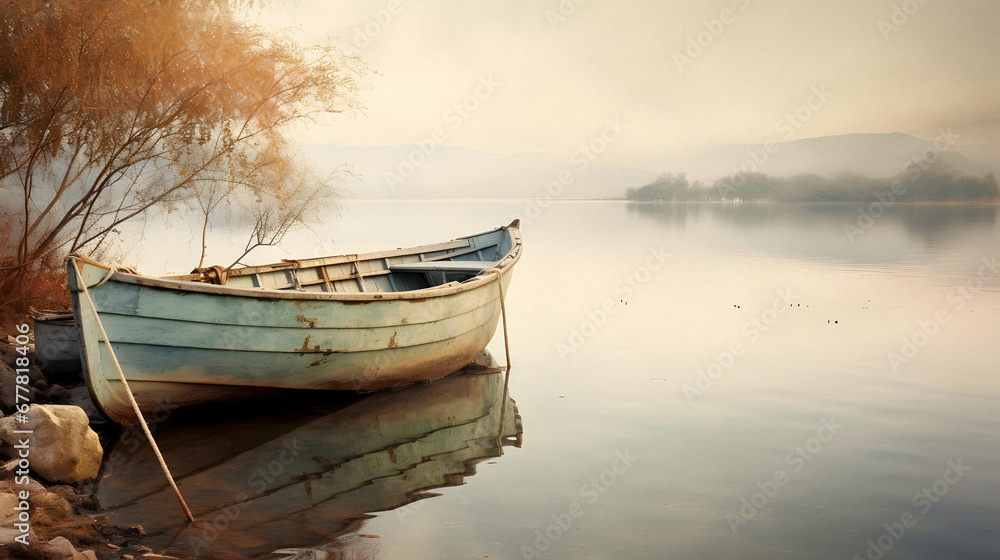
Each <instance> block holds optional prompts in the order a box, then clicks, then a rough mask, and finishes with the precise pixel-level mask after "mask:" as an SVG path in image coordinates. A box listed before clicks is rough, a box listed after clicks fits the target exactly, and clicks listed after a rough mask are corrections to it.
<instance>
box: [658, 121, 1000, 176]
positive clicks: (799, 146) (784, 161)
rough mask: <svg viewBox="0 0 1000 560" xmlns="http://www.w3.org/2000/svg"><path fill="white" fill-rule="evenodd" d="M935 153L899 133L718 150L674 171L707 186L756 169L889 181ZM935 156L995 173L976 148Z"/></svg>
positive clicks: (930, 142) (679, 164) (955, 148)
mask: <svg viewBox="0 0 1000 560" xmlns="http://www.w3.org/2000/svg"><path fill="white" fill-rule="evenodd" d="M934 147H935V141H934V140H933V139H930V140H929V139H923V138H917V137H915V136H910V135H908V134H902V133H898V132H897V133H891V134H845V135H840V136H824V137H821V138H807V139H803V140H793V141H790V142H783V143H779V144H777V146H776V149H773V151H772V152H771V153H768V152H766V151H765V150H764V147H763V146H762V145H755V144H734V145H728V146H722V147H719V148H715V149H713V150H710V151H708V152H706V153H704V154H702V155H701V156H698V157H695V158H691V159H689V160H687V161H677V162H676V163H675V165H676V166H677V169H676V170H677V171H686V172H687V173H688V176H689V177H691V178H696V179H700V180H703V181H707V182H711V181H715V180H716V179H719V178H722V177H725V176H729V175H732V174H733V173H734V171H735V170H739V169H741V168H744V169H751V168H753V167H754V166H756V167H757V169H756V171H759V172H761V173H765V174H767V175H775V176H782V177H787V176H791V175H797V174H800V173H816V174H819V175H828V176H832V175H836V174H838V173H844V172H847V173H856V174H860V175H867V176H872V177H889V176H891V175H895V174H896V173H898V172H899V171H901V170H902V169H903V168H904V167H905V166H906V165H907V164H908V163H910V162H911V161H913V158H915V157H920V156H921V155H922V154H923V153H924V152H925V151H926V150H929V149H934ZM970 148H972V149H970ZM935 153H937V154H940V156H941V158H942V159H943V160H945V161H947V162H948V163H950V164H952V165H954V166H955V167H957V168H959V169H961V170H962V171H964V172H966V173H975V174H982V173H986V172H988V171H992V170H993V167H992V166H990V165H987V164H985V163H982V162H980V161H977V160H978V159H979V158H978V157H977V155H978V152H976V149H975V148H974V147H970V146H953V147H949V148H948V149H947V150H944V151H938V152H935ZM994 161H995V160H994Z"/></svg>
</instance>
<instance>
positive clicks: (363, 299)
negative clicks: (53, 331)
mask: <svg viewBox="0 0 1000 560" xmlns="http://www.w3.org/2000/svg"><path fill="white" fill-rule="evenodd" d="M498 230H506V231H507V232H508V233H509V234H510V237H511V242H512V243H511V249H510V251H508V252H507V253H506V254H505V255H504V256H503V257H502V258H500V259H499V260H497V261H496V263H495V264H494V265H493V266H492V267H490V268H487V269H484V270H482V271H480V272H479V273H478V274H477V275H476V276H473V277H472V278H469V279H467V280H463V281H461V282H449V283H447V284H442V285H440V286H431V287H429V288H422V289H419V290H408V291H403V292H306V291H294V290H268V289H262V288H238V287H232V286H225V285H218V284H207V283H204V282H193V281H185V280H177V279H173V278H169V277H167V278H159V277H154V276H144V275H141V274H132V273H129V272H124V271H121V270H118V269H117V268H114V267H113V266H109V265H105V264H102V263H99V262H97V261H94V260H92V259H90V258H89V257H86V256H84V255H79V254H74V255H70V257H69V259H74V260H79V261H81V262H83V263H85V264H89V265H92V266H96V267H99V268H103V269H105V270H109V271H111V277H110V278H107V277H106V278H105V279H104V280H101V281H100V282H99V283H103V282H105V281H108V280H113V281H116V282H122V283H125V284H135V285H139V286H148V287H152V288H162V289H167V290H175V291H183V292H198V293H206V294H212V295H220V296H234V297H248V298H256V299H266V300H274V299H282V300H296V301H310V300H311V301H331V302H333V301H340V302H345V303H372V302H378V301H411V302H414V303H416V302H420V301H424V300H427V299H431V298H440V297H445V296H450V295H454V294H457V293H461V292H465V291H469V290H473V289H476V288H479V287H481V286H483V285H486V284H489V283H492V282H493V280H494V278H495V275H494V274H493V273H492V272H491V271H493V270H496V271H498V272H500V274H501V275H503V274H504V273H505V272H506V270H507V269H508V268H510V267H511V266H513V265H514V264H515V263H516V262H517V261H518V260H519V259H520V258H521V246H522V241H521V234H520V230H519V228H518V226H517V225H516V222H515V223H512V224H511V225H509V226H504V227H501V228H497V229H496V230H491V231H490V232H492V231H498ZM490 232H484V233H490ZM477 235H483V234H477ZM469 237H475V235H473V236H467V237H462V238H458V239H455V240H451V241H446V242H444V243H451V242H453V241H458V240H460V239H467V238H469ZM436 245H440V244H431V245H422V246H418V247H412V248H407V249H396V250H393V252H399V251H404V253H401V254H414V253H421V252H427V248H433V247H435V246H436ZM431 250H433V249H431ZM386 252H387V251H373V252H370V253H362V254H358V255H350V256H351V257H356V259H357V260H366V259H367V258H368V255H381V254H384V253H386ZM343 256H345V255H337V256H335V257H324V258H316V259H301V260H299V261H298V262H299V263H304V262H308V261H310V260H315V261H322V260H324V259H332V258H340V257H343ZM374 258H380V257H374ZM278 264H281V265H284V264H286V263H278ZM287 264H288V265H289V266H290V267H295V262H288V263H287ZM270 266H275V265H258V266H255V267H250V268H264V267H270ZM316 266H323V265H321V264H317V265H316ZM307 268H311V267H307ZM240 270H243V269H240Z"/></svg>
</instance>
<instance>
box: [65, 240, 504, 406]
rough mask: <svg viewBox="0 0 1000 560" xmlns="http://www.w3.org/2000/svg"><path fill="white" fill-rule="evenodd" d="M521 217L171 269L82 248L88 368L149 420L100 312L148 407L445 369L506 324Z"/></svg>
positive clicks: (335, 386)
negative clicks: (243, 263) (424, 238)
mask: <svg viewBox="0 0 1000 560" xmlns="http://www.w3.org/2000/svg"><path fill="white" fill-rule="evenodd" d="M518 226H519V222H518V221H517V220H515V221H514V222H512V223H511V224H510V225H508V226H505V227H501V228H497V229H494V230H491V231H487V232H484V233H480V234H477V235H470V236H466V237H461V238H458V239H455V240H452V241H447V242H443V243H437V244H433V245H425V246H420V247H415V248H411V249H394V250H388V251H380V252H375V253H368V254H361V255H341V256H335V257H325V258H315V259H305V260H294V261H282V262H280V263H275V264H270V265H263V266H250V267H246V268H240V269H233V270H224V269H222V268H221V267H209V268H205V269H197V270H195V271H194V272H193V273H192V274H189V275H184V276H172V277H162V278H154V277H149V276H142V275H139V274H135V273H133V272H132V271H125V270H118V269H116V268H114V267H112V266H108V265H102V264H99V263H96V262H94V261H92V260H90V259H88V258H86V257H84V256H80V255H73V256H71V257H70V258H69V259H68V261H67V265H68V272H69V289H70V292H71V296H72V302H73V313H74V317H75V320H76V324H77V325H78V326H79V329H80V336H81V348H82V354H83V362H84V364H83V365H84V368H83V369H84V378H85V379H86V380H87V384H88V386H89V387H90V392H91V395H92V397H93V399H94V402H95V403H96V404H97V406H98V408H99V409H100V410H101V411H102V412H103V413H104V414H105V415H107V416H108V418H109V419H111V420H113V421H115V422H118V423H119V424H125V425H128V424H132V423H135V422H136V421H137V418H136V417H135V414H134V412H133V410H132V407H131V405H130V404H129V402H128V400H127V399H128V397H127V395H126V392H125V390H124V385H123V384H122V383H121V381H120V380H119V375H118V372H117V370H116V369H115V367H114V364H113V362H112V359H111V355H110V353H109V351H108V342H107V341H105V340H104V338H103V337H102V335H101V334H100V333H101V331H100V327H99V324H98V319H99V320H100V323H102V324H103V326H104V329H105V331H106V332H107V336H108V338H109V339H110V343H111V346H112V347H113V348H114V352H115V355H116V357H117V358H118V361H119V363H120V365H121V368H122V371H123V373H124V374H125V377H126V379H127V380H128V384H129V387H130V388H131V390H132V393H133V394H134V396H135V400H136V402H137V403H138V404H139V408H140V410H141V411H142V413H143V415H144V416H145V415H148V414H150V413H153V412H154V411H156V410H163V409H171V408H177V407H182V406H190V405H195V404H203V403H209V402H216V401H231V400H238V399H246V398H253V397H261V396H266V395H268V394H272V393H273V392H274V391H276V390H282V389H318V390H355V391H369V390H377V389H384V388H389V387H399V386H404V385H408V384H412V383H415V382H418V381H429V380H433V379H437V378H439V377H443V376H445V375H447V374H449V373H451V372H454V371H456V370H458V369H460V368H462V367H463V366H465V365H466V364H468V363H470V362H471V361H472V360H473V359H474V358H475V357H476V356H477V355H478V354H479V353H480V352H482V350H483V349H484V348H485V347H486V345H487V343H489V341H490V339H491V338H492V337H493V335H494V333H495V331H496V328H497V323H498V321H499V319H500V314H501V297H502V294H503V293H506V288H507V286H508V284H509V283H510V279H511V274H512V270H513V267H514V264H516V263H517V261H518V259H520V257H521V234H520V231H519V229H518ZM84 286H86V287H87V289H86V290H84V288H83V287H84ZM91 301H92V302H93V304H94V305H93V308H92V307H91V305H90V302H91ZM93 309H96V315H95V313H94V311H93Z"/></svg>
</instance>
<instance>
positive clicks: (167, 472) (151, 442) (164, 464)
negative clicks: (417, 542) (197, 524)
mask: <svg viewBox="0 0 1000 560" xmlns="http://www.w3.org/2000/svg"><path fill="white" fill-rule="evenodd" d="M73 270H75V271H76V278H77V281H78V282H79V283H80V286H82V287H83V293H84V295H86V296H87V302H88V303H90V310H91V311H93V312H94V319H95V320H97V327H98V328H99V329H101V336H103V337H104V343H105V344H106V345H107V346H108V352H109V353H110V354H111V361H112V362H114V364H115V369H116V370H118V377H119V378H120V379H121V382H122V385H124V386H125V394H126V395H128V401H129V403H131V404H132V410H133V411H135V417H136V418H138V419H139V425H140V426H142V431H143V432H145V433H146V439H148V440H149V445H150V446H151V447H152V448H153V453H154V454H155V455H156V459H157V460H158V461H159V462H160V468H162V469H163V474H165V475H167V481H168V482H169V483H170V487H171V488H173V489H174V494H176V495H177V500H178V501H179V502H180V503H181V507H182V508H184V515H185V516H187V520H188V521H194V516H193V515H191V510H190V509H188V506H187V503H186V502H185V501H184V496H181V491H180V489H178V488H177V483H175V482H174V477H173V476H171V474H170V469H168V468H167V462H166V461H164V460H163V455H161V454H160V448H159V447H157V445H156V440H154V439H153V433H152V432H150V431H149V426H148V425H146V419H145V418H143V417H142V412H141V411H140V410H139V403H137V402H135V397H134V396H132V389H130V388H129V386H128V381H126V380H125V373H124V372H123V371H122V366H121V365H120V364H119V363H118V357H117V356H115V349H114V348H112V347H111V339H109V338H108V333H107V332H106V331H105V330H104V324H102V323H101V317H100V315H98V314H97V307H96V306H95V305H94V300H93V298H91V297H90V290H88V289H87V283H86V282H84V280H83V274H81V273H80V268H79V267H78V266H77V264H76V260H74V261H73ZM114 272H115V271H114V270H109V271H108V277H109V278H110V277H111V275H112V274H114Z"/></svg>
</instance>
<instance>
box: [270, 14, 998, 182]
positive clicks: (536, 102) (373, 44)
mask: <svg viewBox="0 0 1000 560" xmlns="http://www.w3.org/2000/svg"><path fill="white" fill-rule="evenodd" d="M271 10H272V11H273V12H275V13H271V14H270V15H268V21H269V22H270V23H271V24H272V25H280V26H287V27H288V29H289V30H290V31H291V32H294V33H295V34H296V36H297V37H299V38H300V39H302V40H308V39H311V38H316V37H323V36H335V37H337V40H338V42H339V43H341V44H342V45H344V46H345V48H347V49H351V50H355V51H357V52H359V53H360V55H361V56H362V57H363V58H364V59H365V60H366V61H367V62H368V63H369V64H370V65H371V66H372V67H373V69H375V70H376V71H377V72H378V73H379V75H377V76H373V77H372V78H371V79H370V80H369V82H370V84H369V85H370V89H369V90H368V91H366V92H365V95H364V98H363V102H364V103H365V104H366V106H367V110H366V111H365V113H364V114H363V115H360V116H357V117H353V118H350V117H344V116H340V117H337V118H336V119H334V123H335V124H334V126H332V127H323V128H315V129H311V130H310V131H309V132H308V133H307V134H306V135H305V136H304V138H305V139H306V140H308V141H311V142H316V141H328V142H335V143H342V144H355V145H356V144H363V145H383V144H402V143H415V142H420V141H423V140H427V139H431V140H432V141H433V142H435V143H437V144H443V145H449V146H458V147H465V148H472V149H477V150H482V151H489V152H503V153H517V152H547V153H553V154H562V153H566V154H569V153H571V152H573V151H574V150H575V149H577V148H578V147H579V146H581V145H587V144H588V143H591V142H592V141H593V140H594V139H595V138H597V137H599V136H601V135H602V134H603V135H604V138H605V139H606V140H608V142H606V144H607V149H606V152H605V153H604V154H603V155H602V157H606V158H608V159H609V160H612V161H616V162H618V163H623V164H636V165H642V164H645V165H651V166H653V167H655V162H656V160H657V156H658V155H661V154H664V153H670V154H675V155H676V154H685V153H688V152H692V151H696V150H700V149H704V148H708V147H712V146H716V145H720V144H727V143H752V144H756V143H763V142H765V141H767V140H769V139H773V140H777V141H784V140H794V139H800V138H809V137H816V136H825V135H831V134H843V133H850V132H896V131H900V132H907V131H912V130H916V129H922V128H927V127H931V126H937V125H956V126H957V125H960V124H963V123H966V122H969V121H975V120H980V119H987V118H996V117H1000V103H998V94H997V92H1000V62H998V53H1000V34H998V32H997V28H998V23H1000V2H998V1H997V0H967V1H962V2H951V1H947V2H946V1H944V0H906V1H903V0H837V1H832V0H822V1H820V0H795V1H792V0H784V1H765V0H710V1H703V0H678V1H652V0H647V1H642V0H626V1H614V2H612V1H609V0H586V1H581V0H576V1H574V0H562V1H559V0H550V1H528V0H504V1H502V2H501V1H497V2H489V1H486V0H477V1H459V0H449V1H444V0H431V1H419V2H417V1H415V0H378V1H340V0H277V1H276V3H275V4H274V5H272V7H271ZM393 12H395V13H393ZM612 123H614V126H613V129H612V128H609V127H611V126H612ZM609 130H613V132H609ZM597 145H598V146H600V145H601V143H600V142H598V143H597Z"/></svg>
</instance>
